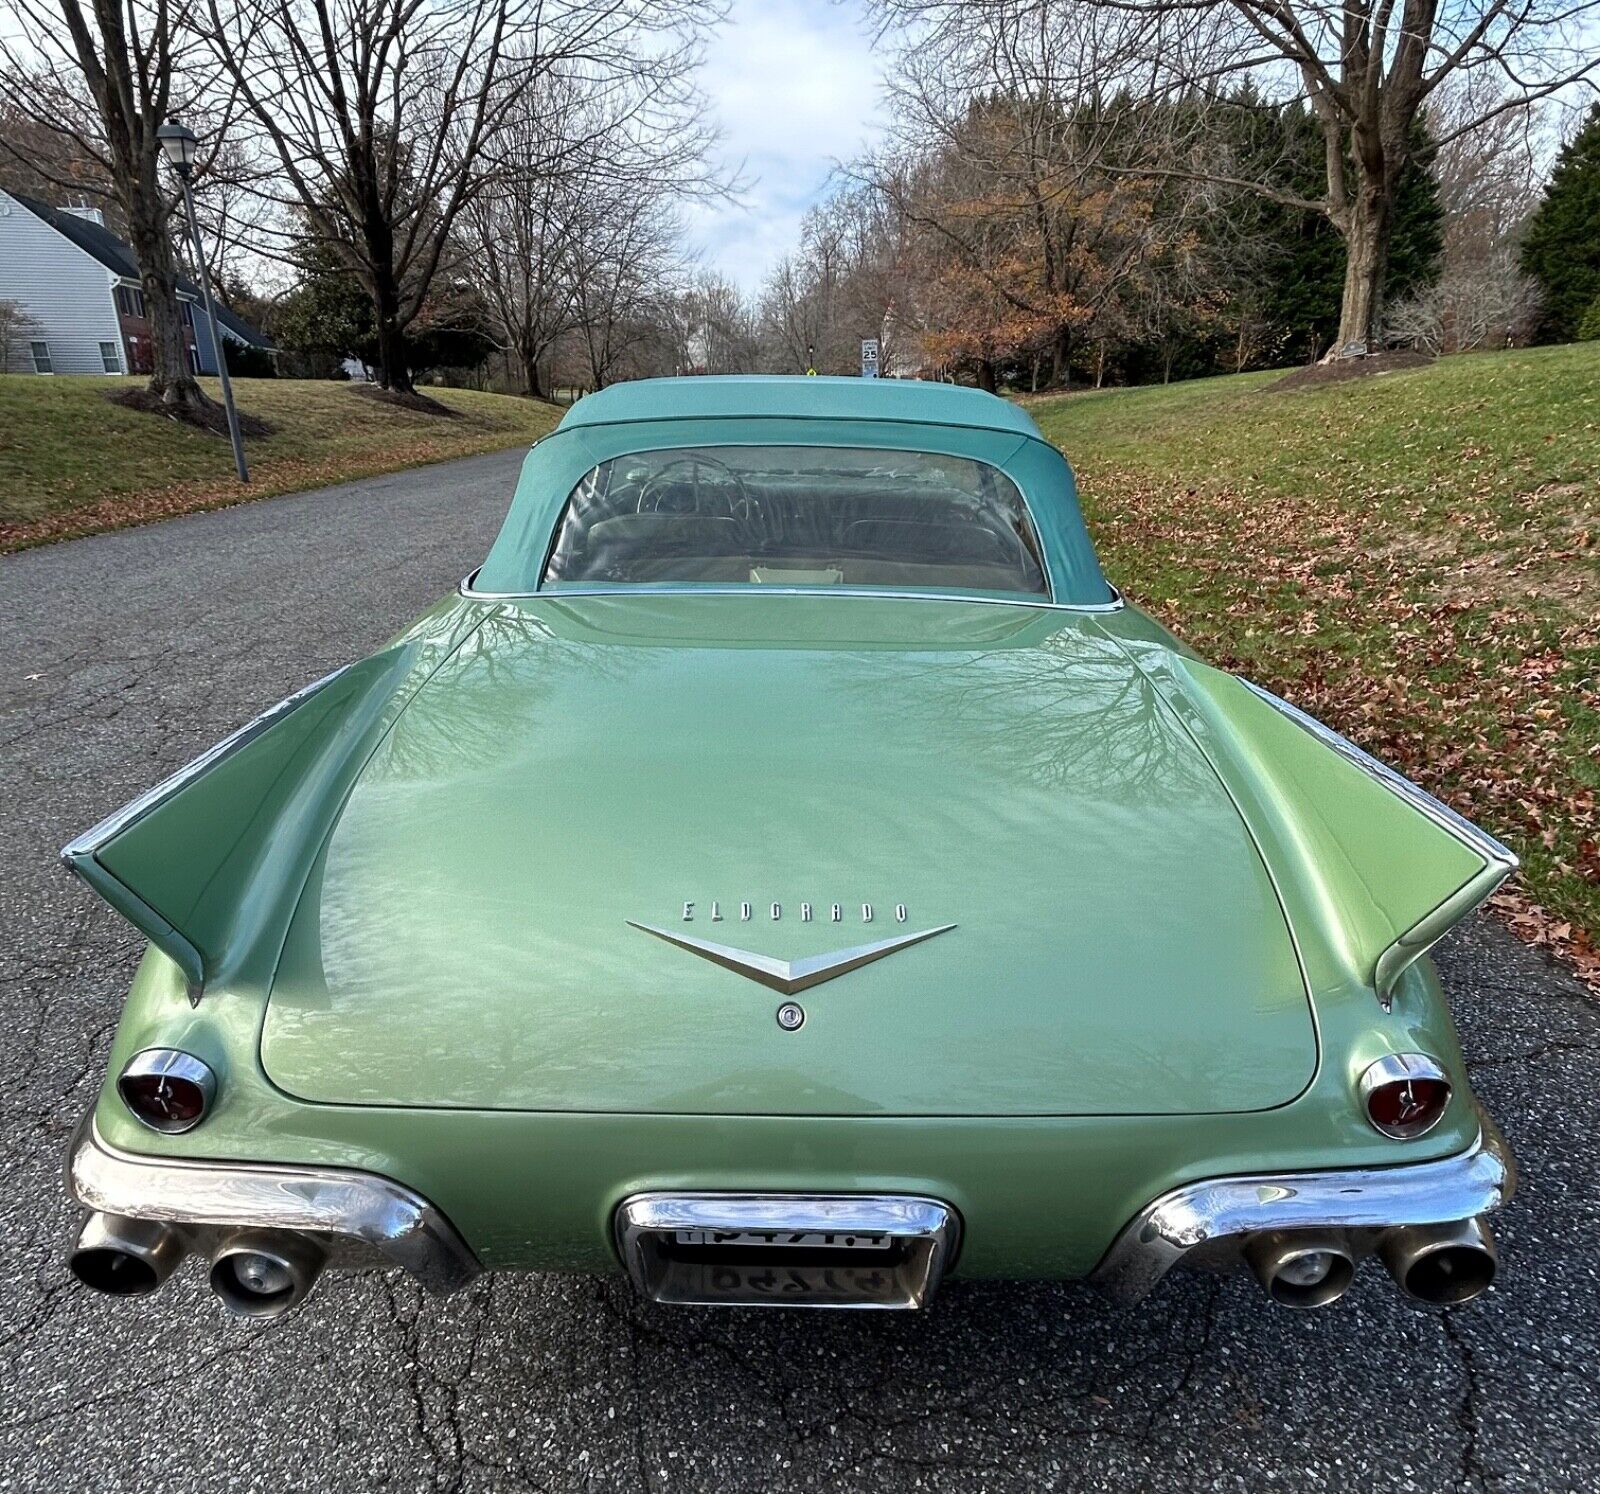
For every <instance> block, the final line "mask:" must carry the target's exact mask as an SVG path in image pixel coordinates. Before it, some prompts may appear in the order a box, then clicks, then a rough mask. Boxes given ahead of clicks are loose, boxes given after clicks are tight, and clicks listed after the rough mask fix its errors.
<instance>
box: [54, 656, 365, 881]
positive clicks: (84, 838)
mask: <svg viewBox="0 0 1600 1494" xmlns="http://www.w3.org/2000/svg"><path fill="white" fill-rule="evenodd" d="M349 668H351V666H350V665H349V664H344V665H341V666H340V667H339V668H338V669H335V670H334V671H333V673H332V674H325V675H323V677H322V678H321V679H320V680H313V681H312V683H311V684H309V685H307V686H305V687H304V688H303V689H300V690H296V691H295V692H294V694H293V695H287V696H285V697H284V698H283V699H282V700H280V701H279V702H278V703H277V704H276V705H274V706H269V707H268V708H267V709H266V710H264V711H263V712H262V713H261V714H260V715H259V716H256V717H254V718H252V719H251V720H249V721H247V722H245V724H244V725H243V726H241V727H240V728H239V729H238V731H236V732H233V733H232V734H231V735H229V736H226V737H224V738H223V739H222V740H221V741H220V742H218V743H217V744H216V745H215V746H213V747H208V748H207V749H206V750H205V751H204V752H202V753H201V754H200V756H199V757H197V758H195V759H194V760H193V761H192V762H188V763H185V764H184V765H183V766H182V767H181V768H179V769H178V771H177V772H176V773H173V774H172V775H171V776H170V777H167V778H163V779H162V780H161V782H160V783H158V784H156V785H155V787H154V788H149V789H146V790H145V791H144V793H142V794H140V795H139V796H138V798H136V799H131V800H129V801H128V803H126V804H124V805H123V806H122V808H121V809H117V810H113V811H112V813H110V814H108V815H107V816H106V817H105V818H104V819H103V820H101V821H100V823H99V824H98V825H93V826H91V827H90V828H89V829H87V830H85V831H84V832H83V834H82V835H79V836H77V837H76V838H75V839H73V840H71V841H69V842H68V843H67V844H66V845H65V846H63V847H62V848H61V859H62V860H63V861H64V862H65V863H66V864H67V865H68V866H69V867H70V866H72V865H73V863H74V862H76V861H79V860H81V859H82V858H84V857H86V856H92V855H94V853H95V852H96V851H98V850H99V849H100V847H101V846H103V845H104V844H105V843H106V842H107V841H108V840H110V839H111V838H112V837H113V836H115V835H118V834H120V833H121V832H122V831H123V830H126V829H127V828H128V826H130V825H131V824H133V823H134V821H136V820H138V819H141V818H142V817H143V816H144V815H146V814H148V813H149V812H150V811H151V810H152V809H154V808H155V807H156V806H157V805H158V804H160V803H161V802H162V801H163V800H165V799H169V798H171V797H172V795H173V794H175V793H177V792H178V790H179V789H181V788H184V787H186V786H187V785H188V784H190V783H192V782H193V781H194V780H195V779H196V778H199V777H200V776H201V775H202V774H203V773H206V772H208V771H209V770H210V769H212V768H214V767H215V766H216V765H217V764H218V763H219V762H221V761H222V759H223V758H225V757H228V756H230V755H231V754H233V753H235V752H237V751H238V750H239V749H240V748H241V747H243V746H245V745H246V744H247V743H249V742H250V741H252V740H253V739H254V738H256V737H258V736H260V735H261V733H262V732H264V731H265V730H266V729H267V728H268V727H269V726H272V725H273V724H274V723H276V722H278V721H281V720H282V719H283V718H284V717H285V716H287V715H288V714H289V712H290V711H293V710H295V709H297V708H298V707H300V706H303V705H304V704H305V703H306V702H307V701H308V700H310V699H311V697H312V696H313V695H315V694H317V692H318V691H320V690H322V689H324V688H326V687H327V686H328V685H331V684H332V683H333V682H334V681H335V680H336V679H338V678H339V676H340V675H341V674H343V673H344V672H345V671H346V670H347V669H349Z"/></svg>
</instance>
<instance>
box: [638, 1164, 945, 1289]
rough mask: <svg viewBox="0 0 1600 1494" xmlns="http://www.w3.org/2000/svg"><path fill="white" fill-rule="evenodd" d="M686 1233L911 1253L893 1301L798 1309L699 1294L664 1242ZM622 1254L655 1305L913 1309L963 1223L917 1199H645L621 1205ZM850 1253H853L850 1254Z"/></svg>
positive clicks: (935, 1203) (932, 1202) (938, 1273)
mask: <svg viewBox="0 0 1600 1494" xmlns="http://www.w3.org/2000/svg"><path fill="white" fill-rule="evenodd" d="M679 1230H685V1231H704V1232H710V1233H718V1234H746V1233H749V1234H762V1233H775V1234H791V1235H822V1236H828V1235H884V1236H890V1237H892V1238H893V1239H894V1241H896V1242H897V1243H898V1244H900V1245H902V1246H903V1247H905V1260H904V1262H903V1264H902V1265H901V1266H900V1267H898V1268H897V1271H896V1273H895V1290H894V1293H893V1295H892V1296H890V1297H888V1298H884V1299H874V1300H854V1301H848V1300H836V1301H804V1302H797V1301H795V1300H794V1299H793V1298H772V1299H753V1298H750V1297H739V1298H736V1299H729V1298H726V1297H722V1296H718V1295H714V1294H708V1293H704V1292H701V1291H699V1290H697V1288H696V1286H695V1283H694V1282H693V1280H692V1279H685V1278H684V1277H683V1276H682V1275H680V1274H678V1273H675V1272H674V1270H673V1269H672V1263H671V1262H670V1261H669V1260H668V1259H667V1258H666V1257H665V1256H664V1254H663V1252H662V1251H661V1249H660V1242H661V1237H662V1236H663V1235H665V1234H667V1233H670V1232H675V1231H679ZM614 1234H615V1239H616V1246H617V1254H618V1255H619V1256H620V1257H621V1258H622V1263H623V1265H624V1266H625V1267H626V1268H627V1271H628V1275H629V1277H630V1278H631V1279H632V1281H633V1284H634V1287H635V1288H636V1289H637V1290H638V1291H639V1292H640V1293H641V1294H642V1295H643V1296H646V1297H648V1298H650V1299H651V1300H652V1301H656V1302H668V1303H674V1304H677V1305H682V1306H699V1307H711V1306H770V1307H792V1306H806V1307H825V1308H854V1309H863V1308H865V1309H883V1308H888V1309H896V1308H898V1309H902V1310H904V1309H911V1308H919V1307H922V1306H924V1305H925V1304H926V1303H927V1301H928V1299H929V1298H930V1297H932V1295H933V1293H934V1291H935V1290H936V1289H937V1288H938V1285H939V1282H940V1280H941V1279H942V1278H943V1275H944V1272H945V1270H946V1268H947V1267H948V1266H949V1265H950V1263H951V1261H953V1260H954V1259H955V1254H956V1251H957V1249H958V1248H959V1245H960V1239H961V1220H960V1216H959V1215H958V1214H957V1213H956V1211H955V1210H954V1209H952V1208H951V1207H950V1205H949V1204H946V1203H941V1202H940V1201H939V1200H938V1199H935V1198H924V1197H921V1196H918V1195H914V1194H872V1193H859V1194H858V1193H832V1194H825V1193H638V1194H635V1195H634V1196H633V1197H631V1198H628V1199H624V1200H623V1202H622V1203H621V1204H620V1205H618V1207H617V1213H616V1221H615V1225H614ZM846 1254H847V1252H846Z"/></svg>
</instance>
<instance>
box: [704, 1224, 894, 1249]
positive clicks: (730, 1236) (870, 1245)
mask: <svg viewBox="0 0 1600 1494" xmlns="http://www.w3.org/2000/svg"><path fill="white" fill-rule="evenodd" d="M672 1238H673V1240H674V1241H675V1242H676V1243H677V1244H679V1245H720V1246H738V1247H739V1248H740V1249H743V1248H745V1247H746V1246H756V1247H761V1246H775V1247H777V1248H779V1249H782V1250H887V1249H888V1248H889V1243H890V1238H891V1237H890V1236H889V1235H845V1234H840V1235H825V1234H791V1233H789V1232H788V1231H785V1230H765V1229H762V1230H754V1229H749V1230H743V1229H742V1230H718V1229H680V1230H674V1231H673V1235H672Z"/></svg>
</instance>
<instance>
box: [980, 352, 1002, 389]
mask: <svg viewBox="0 0 1600 1494" xmlns="http://www.w3.org/2000/svg"><path fill="white" fill-rule="evenodd" d="M978 388H980V389H982V390H984V391H985V392H986V393H989V394H998V393H999V386H998V383H997V381H996V379H995V374H994V360H993V359H990V358H980V359H978Z"/></svg>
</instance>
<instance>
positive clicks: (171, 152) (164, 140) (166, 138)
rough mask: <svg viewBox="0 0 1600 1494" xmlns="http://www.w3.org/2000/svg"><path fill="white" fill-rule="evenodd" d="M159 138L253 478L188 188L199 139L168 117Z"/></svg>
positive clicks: (237, 447)
mask: <svg viewBox="0 0 1600 1494" xmlns="http://www.w3.org/2000/svg"><path fill="white" fill-rule="evenodd" d="M156 139H157V140H159V141H160V142H161V149H162V150H164V151H165V152H166V154H167V160H168V161H169V162H170V163H171V165H172V168H173V170H174V171H176V172H177V173H178V180H179V181H180V182H182V183H183V206H184V211H185V212H186V213H187V215H188V218H189V237H190V239H191V240H192V241H193V243H194V268H195V275H196V276H197V278H198V279H199V281H200V294H201V295H202V296H204V297H205V302H206V320H207V321H208V322H209V323H210V325H211V350H212V351H213V352H214V353H215V354H216V357H217V375H218V377H219V378H221V380H222V403H223V406H224V407H225V408H226V409H227V412H228V439H229V440H231V441H232V442H233V465H234V466H235V468H237V469H238V473H239V481H240V482H249V481H250V469H249V468H248V467H246V466H245V464H244V437H243V436H242V435H240V433H239V412H238V410H236V409H235V408H234V404H233V381H232V380H231V379H230V378H229V377H228V354H227V351H226V349H224V347H223V346H222V334H221V332H220V331H219V330H218V329H217V308H216V306H215V304H214V303H213V302H212V299H211V272H210V270H209V269H208V268H207V266H206V252H205V248H204V246H203V245H202V244H201V242H200V225H199V223H198V222H197V221H196V219H195V216H194V194H193V193H192V192H191V191H190V190H189V175H190V173H191V172H192V171H193V170H194V158H195V156H196V155H197V154H198V152H199V150H200V140H199V138H198V137H197V136H196V135H195V132H194V131H193V130H191V129H190V128H189V127H188V126H187V125H183V124H179V123H178V121H177V120H175V119H172V120H168V121H167V123H166V124H164V125H162V126H161V127H160V129H158V130H157V131H156Z"/></svg>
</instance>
